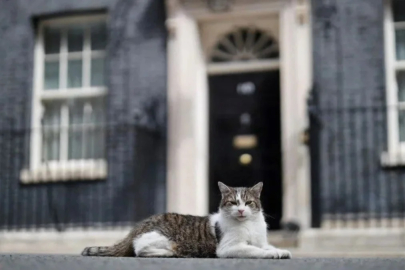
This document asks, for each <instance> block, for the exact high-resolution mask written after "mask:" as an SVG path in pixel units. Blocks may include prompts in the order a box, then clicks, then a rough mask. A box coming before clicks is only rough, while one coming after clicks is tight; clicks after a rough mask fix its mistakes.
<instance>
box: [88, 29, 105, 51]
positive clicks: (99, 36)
mask: <svg viewBox="0 0 405 270" xmlns="http://www.w3.org/2000/svg"><path fill="white" fill-rule="evenodd" d="M106 42H107V29H106V25H105V23H99V24H96V25H93V26H92V27H91V49H92V50H104V49H105V47H106Z"/></svg>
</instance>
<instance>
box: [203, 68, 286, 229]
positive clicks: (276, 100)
mask: <svg viewBox="0 0 405 270" xmlns="http://www.w3.org/2000/svg"><path fill="white" fill-rule="evenodd" d="M209 87H210V91H209V95H210V97H209V102H210V143H209V147H210V149H209V150H210V153H209V169H210V172H209V177H210V211H211V212H214V211H217V209H218V205H219V201H220V193H219V190H218V185H217V182H218V181H222V182H224V183H225V184H227V185H230V186H252V185H254V184H256V183H258V182H260V181H262V182H263V183H264V187H263V192H262V197H261V198H262V203H263V208H264V211H265V213H266V214H268V217H267V218H266V221H267V223H268V224H269V225H270V226H269V227H270V229H273V230H276V229H279V228H280V219H281V214H282V187H281V183H282V181H281V166H282V164H281V162H282V160H281V125H280V73H279V71H268V72H260V73H242V74H231V75H217V76H210V78H209Z"/></svg>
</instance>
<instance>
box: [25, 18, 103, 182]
mask: <svg viewBox="0 0 405 270" xmlns="http://www.w3.org/2000/svg"><path fill="white" fill-rule="evenodd" d="M106 44H107V29H106V21H105V17H104V16H90V17H76V18H65V19H54V20H48V21H42V22H41V23H40V25H39V29H38V36H37V42H36V48H35V50H36V52H35V75H34V76H35V77H34V84H35V85H34V94H33V112H32V114H33V120H32V124H33V129H32V134H31V157H30V168H29V170H26V171H24V172H23V174H22V180H23V181H24V182H30V181H44V177H45V175H48V177H51V178H52V179H49V180H58V179H60V180H68V178H74V179H84V178H91V179H93V178H94V179H95V178H103V177H105V158H104V155H105V142H104V141H105V136H104V128H103V124H104V118H105V104H104V103H105V95H106V92H107V89H106V86H105V74H104V73H105V72H104V70H105V49H106ZM89 171H92V172H93V173H94V174H93V175H90V174H89V173H88V172H89ZM86 172H87V173H86ZM39 178H41V179H39ZM45 178H46V177H45ZM45 180H48V179H45ZM69 180H72V179H69Z"/></svg>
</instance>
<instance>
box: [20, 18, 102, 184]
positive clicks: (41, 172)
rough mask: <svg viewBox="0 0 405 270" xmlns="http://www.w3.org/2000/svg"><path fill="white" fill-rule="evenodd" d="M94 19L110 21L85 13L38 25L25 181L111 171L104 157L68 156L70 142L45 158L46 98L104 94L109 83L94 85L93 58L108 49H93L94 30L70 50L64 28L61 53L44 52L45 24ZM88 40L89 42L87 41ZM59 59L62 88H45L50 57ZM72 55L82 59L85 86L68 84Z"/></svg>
mask: <svg viewBox="0 0 405 270" xmlns="http://www.w3.org/2000/svg"><path fill="white" fill-rule="evenodd" d="M93 22H107V16H106V15H104V14H103V15H81V16H74V17H73V16H72V17H65V18H56V19H48V20H43V21H41V22H40V23H39V25H38V32H37V36H36V42H35V53H34V87H33V95H32V119H31V128H32V129H31V130H32V132H31V137H30V162H29V168H28V169H24V170H23V171H22V172H21V181H22V182H23V183H31V182H42V181H64V180H84V179H89V180H91V179H103V178H105V177H106V175H107V165H106V161H105V160H104V159H101V160H99V159H97V160H96V159H85V160H68V149H67V147H66V146H67V145H66V144H61V145H60V149H59V152H60V160H57V161H48V162H46V163H42V162H41V156H42V154H41V151H42V150H41V149H42V131H41V128H42V125H41V118H42V115H43V108H42V101H44V100H48V101H49V100H55V101H57V100H66V99H70V98H85V97H89V98H91V97H102V96H105V95H106V94H107V87H106V86H103V87H92V86H91V85H90V84H91V82H90V74H89V72H91V70H90V65H91V58H92V57H94V56H102V57H105V53H106V51H105V50H102V51H92V50H91V48H90V44H89V43H88V40H89V38H88V37H89V35H90V31H85V33H84V35H85V38H84V49H83V51H81V52H77V53H75V52H74V53H72V52H70V53H68V49H67V36H66V31H64V32H62V37H61V50H60V52H59V53H58V54H57V55H53V54H48V55H45V52H44V28H45V27H46V26H49V25H52V26H65V25H70V24H87V23H93ZM86 41H87V42H86ZM52 58H53V59H55V58H58V59H59V70H60V72H59V88H58V90H57V91H52V90H50V91H49V90H44V66H45V60H46V59H52ZM70 59H82V60H83V69H82V87H80V88H77V89H75V88H69V89H68V87H67V63H68V60H70ZM68 117H69V115H68V107H67V105H66V104H64V105H62V109H61V125H60V129H61V136H60V137H61V141H62V140H63V141H67V136H68V121H69V120H68Z"/></svg>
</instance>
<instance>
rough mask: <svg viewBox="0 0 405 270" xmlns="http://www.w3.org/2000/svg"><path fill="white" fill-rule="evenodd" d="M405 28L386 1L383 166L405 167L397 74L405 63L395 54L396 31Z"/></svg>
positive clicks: (404, 148) (403, 67) (386, 0)
mask: <svg viewBox="0 0 405 270" xmlns="http://www.w3.org/2000/svg"><path fill="white" fill-rule="evenodd" d="M404 26H405V22H397V23H395V22H394V18H393V12H392V3H391V0H385V5H384V47H385V48H384V49H385V77H386V96H387V115H388V121H387V130H388V141H387V145H388V151H387V152H384V153H382V154H381V163H382V165H383V166H387V167H390V166H399V165H405V161H403V160H402V158H403V157H404V156H405V143H404V142H400V139H399V123H398V109H400V108H401V105H402V104H401V103H399V102H398V85H397V78H396V73H397V71H399V70H404V69H405V61H397V60H396V52H395V50H396V49H395V47H396V46H395V44H396V41H395V29H396V28H397V27H398V28H402V27H404Z"/></svg>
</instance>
